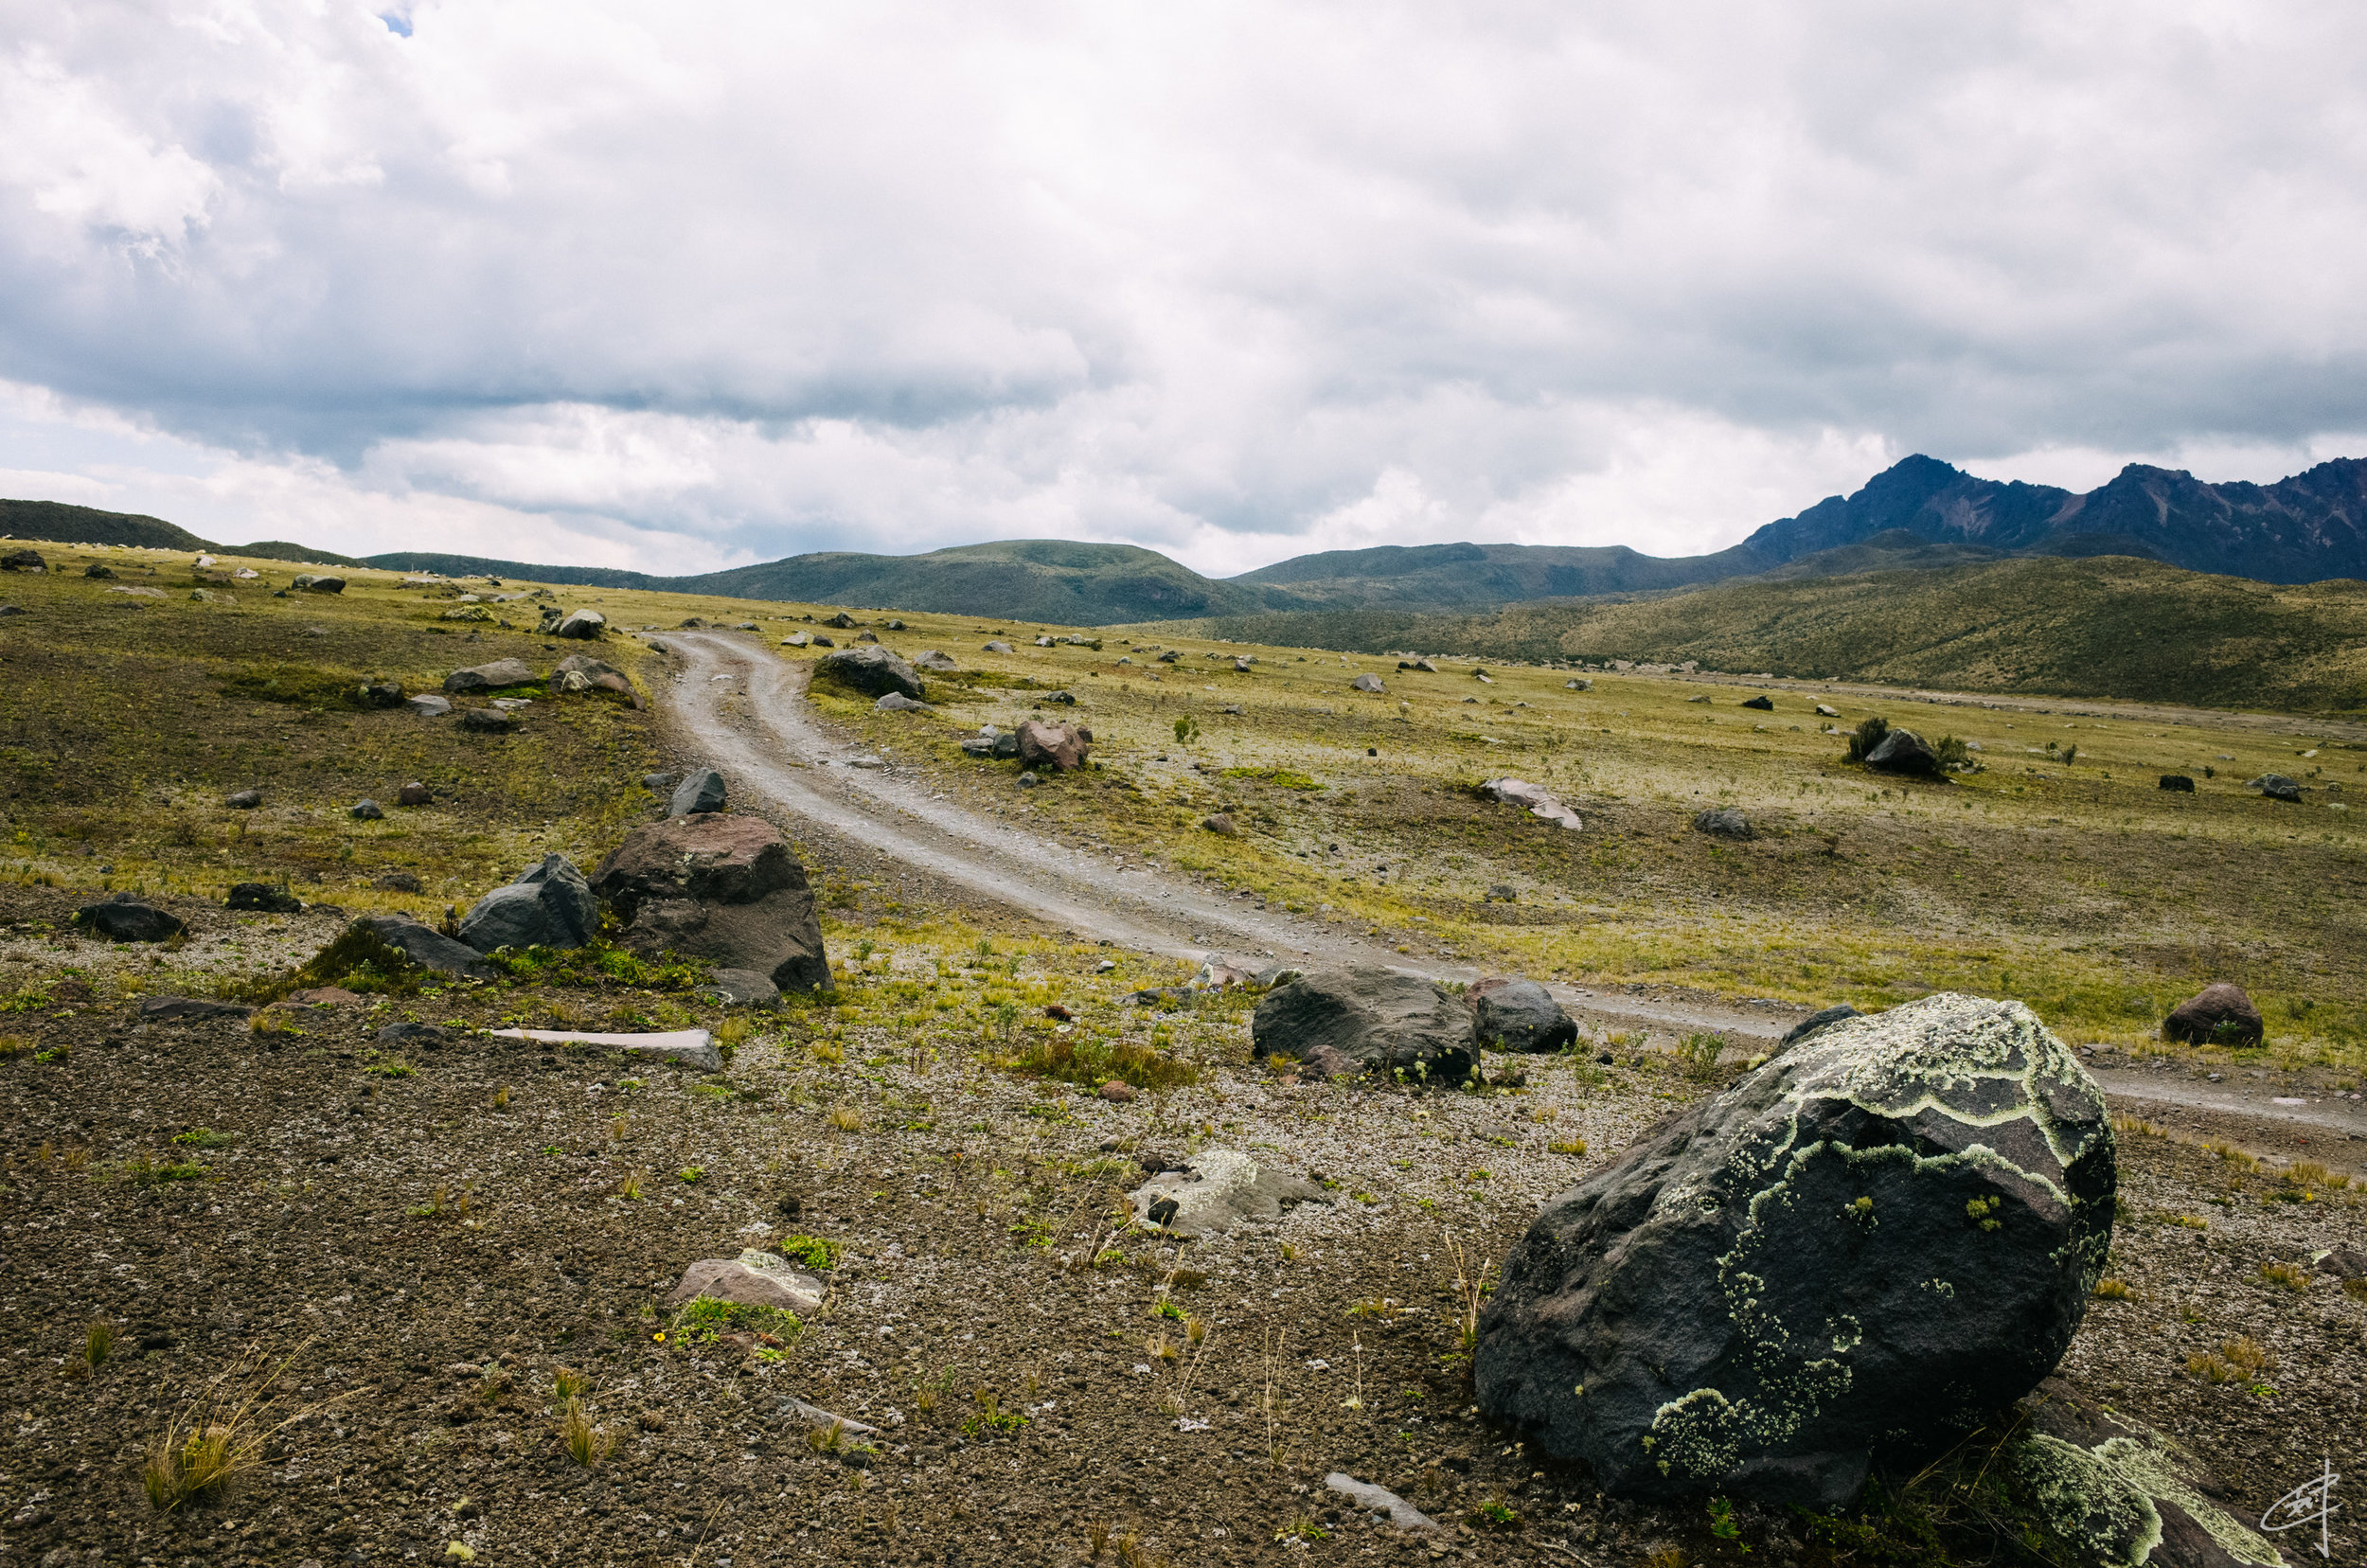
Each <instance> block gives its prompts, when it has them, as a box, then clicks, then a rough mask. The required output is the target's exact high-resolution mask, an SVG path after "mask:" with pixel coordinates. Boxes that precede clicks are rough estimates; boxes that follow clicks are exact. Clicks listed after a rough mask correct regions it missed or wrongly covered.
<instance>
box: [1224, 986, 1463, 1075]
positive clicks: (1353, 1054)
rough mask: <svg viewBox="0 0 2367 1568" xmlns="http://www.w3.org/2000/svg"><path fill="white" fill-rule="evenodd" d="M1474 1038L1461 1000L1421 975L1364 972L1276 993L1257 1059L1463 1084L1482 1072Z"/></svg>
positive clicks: (1259, 1015) (1263, 1019) (1261, 1012)
mask: <svg viewBox="0 0 2367 1568" xmlns="http://www.w3.org/2000/svg"><path fill="white" fill-rule="evenodd" d="M1473 1034H1474V1025H1473V1024H1472V1021H1471V1010H1470V1008H1469V1007H1466V1006H1465V1005H1464V1002H1463V999H1462V998H1461V997H1458V996H1455V995H1453V994H1451V993H1450V992H1447V991H1444V990H1441V989H1438V987H1437V986H1435V985H1434V984H1433V983H1432V982H1430V981H1428V980H1425V979H1422V978H1421V977H1420V976H1418V975H1413V974H1398V973H1397V972H1395V971H1391V970H1385V969H1379V968H1372V967H1364V966H1358V967H1355V968H1350V969H1339V970H1325V971H1318V972H1316V973H1313V974H1307V975H1302V976H1300V977H1299V978H1298V979H1296V980H1293V981H1291V982H1290V984H1289V985H1287V986H1281V987H1277V988H1276V989H1273V990H1271V991H1268V992H1267V993H1266V999H1265V1000H1264V1001H1262V1002H1260V1003H1258V1004H1257V1011H1256V1013H1255V1015H1253V1017H1252V1018H1251V1020H1250V1054H1251V1055H1252V1056H1255V1057H1259V1058H1265V1057H1272V1056H1287V1057H1293V1058H1296V1059H1297V1060H1300V1061H1302V1062H1304V1063H1306V1064H1307V1066H1308V1068H1310V1069H1311V1070H1313V1071H1315V1072H1318V1073H1325V1074H1338V1073H1372V1072H1379V1073H1395V1074H1397V1075H1400V1076H1402V1077H1403V1078H1405V1079H1406V1081H1407V1082H1409V1083H1436V1084H1442V1085H1444V1084H1458V1083H1462V1082H1464V1081H1465V1080H1466V1079H1468V1078H1471V1077H1472V1076H1474V1075H1475V1074H1477V1073H1478V1071H1479V1054H1478V1042H1476V1040H1474V1038H1473Z"/></svg>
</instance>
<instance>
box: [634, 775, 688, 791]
mask: <svg viewBox="0 0 2367 1568" xmlns="http://www.w3.org/2000/svg"><path fill="white" fill-rule="evenodd" d="M681 782H682V775H680V774H670V773H654V774H643V775H641V787H642V788H643V789H645V790H647V791H649V792H650V793H651V794H662V795H670V794H672V793H674V786H675V785H677V784H679V783H681Z"/></svg>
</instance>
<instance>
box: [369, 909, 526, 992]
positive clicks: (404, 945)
mask: <svg viewBox="0 0 2367 1568" xmlns="http://www.w3.org/2000/svg"><path fill="white" fill-rule="evenodd" d="M346 930H347V932H349V933H350V932H366V933H368V934H369V935H372V936H375V937H376V938H378V940H380V941H382V942H383V943H385V944H386V945H387V946H388V947H390V948H393V949H394V950H395V952H396V953H400V955H401V956H402V958H403V960H404V961H405V962H407V963H409V964H412V965H414V966H415V967H417V968H419V969H423V970H428V971H432V972H434V973H436V974H452V975H458V976H461V977H462V978H465V979H470V980H490V979H492V978H493V976H494V975H495V974H497V973H499V972H500V971H497V970H495V969H494V968H493V966H492V965H490V964H489V963H487V962H486V961H485V959H484V958H483V957H482V956H481V955H480V954H479V953H477V951H476V949H474V948H472V947H469V946H467V945H466V944H464V943H460V942H455V941H454V940H453V939H452V938H451V937H449V936H447V935H444V934H443V933H442V932H440V931H437V930H436V928H435V927H434V926H427V925H421V924H420V923H419V922H418V921H417V920H415V919H413V918H411V917H410V916H408V915H365V916H363V917H362V918H359V919H357V920H355V921H354V922H353V924H351V925H349V926H347V928H346ZM341 939H342V938H341Z"/></svg>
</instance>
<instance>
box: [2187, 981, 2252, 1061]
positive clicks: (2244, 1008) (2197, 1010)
mask: <svg viewBox="0 0 2367 1568" xmlns="http://www.w3.org/2000/svg"><path fill="white" fill-rule="evenodd" d="M2261 1032H2262V1026H2261V1022H2260V1009H2259V1008H2258V1007H2253V1006H2252V1003H2251V997H2249V996H2247V995H2245V994H2244V988H2243V987H2241V986H2237V985H2232V984H2230V983H2229V982H2227V981H2225V980H2220V981H2216V982H2215V983H2213V984H2211V985H2208V986H2205V987H2203V988H2202V989H2201V990H2199V991H2198V992H2196V993H2195V994H2194V995H2192V996H2190V997H2188V998H2187V999H2186V1000H2185V1001H2183V1002H2180V1004H2179V1005H2178V1006H2177V1007H2172V1008H2171V1009H2170V1016H2169V1017H2167V1018H2165V1019H2163V1020H2162V1039H2164V1040H2191V1041H2193V1042H2196V1043H2198V1044H2205V1045H2257V1044H2259V1043H2260V1040H2261Z"/></svg>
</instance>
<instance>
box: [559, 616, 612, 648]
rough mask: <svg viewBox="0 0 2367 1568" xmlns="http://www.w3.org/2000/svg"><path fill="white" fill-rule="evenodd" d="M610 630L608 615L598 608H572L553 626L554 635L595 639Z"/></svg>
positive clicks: (588, 639) (588, 640)
mask: <svg viewBox="0 0 2367 1568" xmlns="http://www.w3.org/2000/svg"><path fill="white" fill-rule="evenodd" d="M607 630H608V617H607V616H606V615H601V614H600V613H599V612H598V611H597V610H570V611H569V612H567V614H566V615H563V616H562V617H561V619H560V622H559V624H558V625H557V626H554V627H552V628H551V635H552V636H554V637H574V638H578V639H580V640H582V641H585V642H590V641H593V640H594V639H596V638H597V637H598V636H599V635H600V633H603V632H606V631H607Z"/></svg>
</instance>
